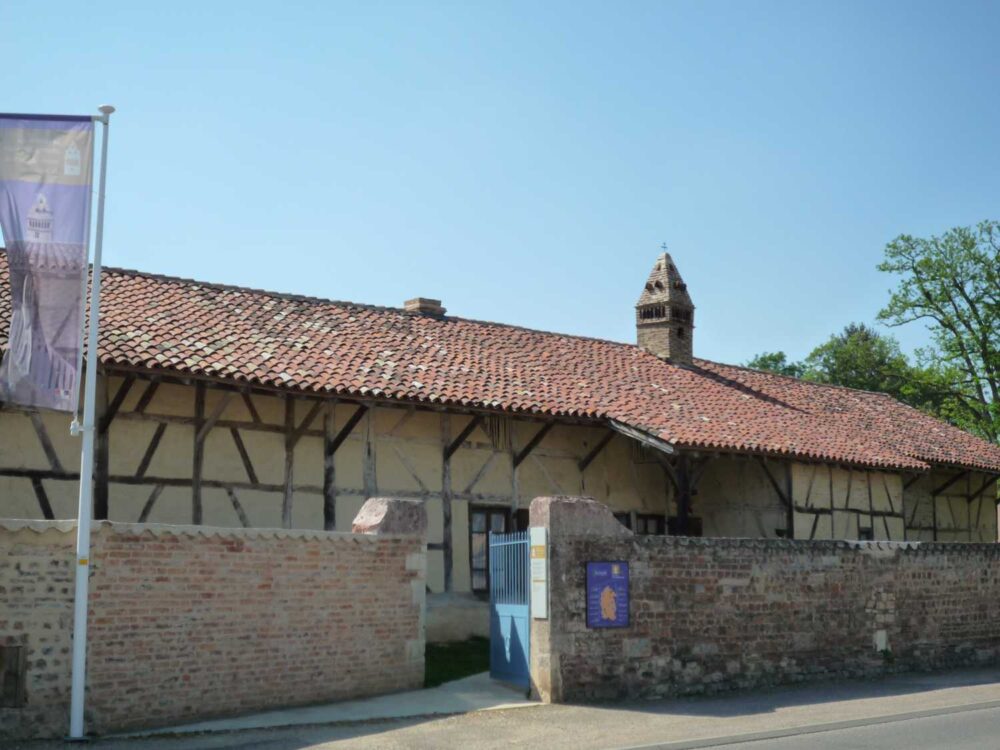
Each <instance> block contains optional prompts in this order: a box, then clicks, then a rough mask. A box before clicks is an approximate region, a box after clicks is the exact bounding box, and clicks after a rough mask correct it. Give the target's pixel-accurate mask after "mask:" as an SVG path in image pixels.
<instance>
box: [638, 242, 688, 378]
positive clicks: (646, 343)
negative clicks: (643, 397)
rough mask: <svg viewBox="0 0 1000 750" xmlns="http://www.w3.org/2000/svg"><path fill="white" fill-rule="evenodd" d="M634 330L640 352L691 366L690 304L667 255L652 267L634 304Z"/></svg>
mask: <svg viewBox="0 0 1000 750" xmlns="http://www.w3.org/2000/svg"><path fill="white" fill-rule="evenodd" d="M635 328H636V338H637V343H638V344H639V347H640V348H641V349H645V350H646V351H648V352H651V353H653V354H655V355H656V356H657V357H660V358H661V359H666V360H669V361H670V362H674V363H676V364H681V365H689V364H691V358H692V356H693V354H692V341H691V339H692V336H693V334H694V304H693V303H692V302H691V297H690V295H689V294H688V291H687V284H685V283H684V280H683V279H682V278H681V275H680V273H679V272H678V271H677V266H675V265H674V261H673V259H672V258H671V257H670V254H669V253H663V254H662V255H660V256H659V257H658V258H657V259H656V263H654V264H653V270H652V271H651V272H650V274H649V279H648V280H647V281H646V288H645V289H643V290H642V294H641V295H640V296H639V301H638V302H637V303H636V305H635Z"/></svg>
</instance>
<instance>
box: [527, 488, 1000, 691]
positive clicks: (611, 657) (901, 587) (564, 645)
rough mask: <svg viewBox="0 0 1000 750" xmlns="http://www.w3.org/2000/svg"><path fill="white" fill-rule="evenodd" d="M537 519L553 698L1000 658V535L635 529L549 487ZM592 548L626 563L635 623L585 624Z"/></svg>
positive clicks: (545, 679) (735, 685)
mask: <svg viewBox="0 0 1000 750" xmlns="http://www.w3.org/2000/svg"><path fill="white" fill-rule="evenodd" d="M602 514H603V515H606V517H607V518H606V519H605V520H604V521H603V522H601V523H597V522H595V518H596V517H597V516H599V515H602ZM581 516H583V517H585V518H586V522H585V523H580V522H579V519H580V517H581ZM531 523H532V525H533V526H536V525H539V526H547V527H548V528H549V539H550V543H549V554H550V559H549V581H550V605H549V619H548V620H533V621H532V640H531V642H532V654H531V659H532V681H533V686H534V690H535V692H536V693H537V694H538V695H539V696H540V697H541V698H542V699H543V700H546V701H553V702H562V701H577V700H579V701H596V700H607V699H616V698H639V697H642V698H647V697H660V696H670V695H684V694H697V693H708V692H717V691H723V690H733V689H747V688H754V687H761V686H769V685H775V684H781V683H791V682H798V681H805V680H815V679H826V678H836V677H872V676H876V675H881V674H884V673H887V672H896V671H904V670H918V671H919V670H933V669H940V668H949V667H957V666H966V665H978V664H991V663H997V661H998V660H1000V545H996V544H961V543H926V542H925V543H918V542H912V543H906V542H895V543H894V542H830V541H820V542H810V541H786V540H750V539H704V538H699V539H693V538H677V537H653V536H633V535H632V534H631V532H628V531H627V530H625V529H624V528H623V527H621V526H620V525H618V526H613V525H612V524H615V523H617V522H615V521H614V519H613V517H612V516H611V513H610V511H609V510H608V509H607V508H606V507H604V506H602V505H601V504H600V503H596V502H594V501H592V500H589V499H586V498H539V499H537V500H536V501H535V502H533V503H532V506H531ZM587 561H627V562H628V563H629V566H630V577H631V582H630V597H631V606H630V625H629V627H626V628H622V629H588V628H587V627H586V595H585V584H586V570H585V566H586V562H587Z"/></svg>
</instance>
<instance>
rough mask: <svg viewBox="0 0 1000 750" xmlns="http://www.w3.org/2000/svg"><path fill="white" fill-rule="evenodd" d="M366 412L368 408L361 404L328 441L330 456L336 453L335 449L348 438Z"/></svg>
mask: <svg viewBox="0 0 1000 750" xmlns="http://www.w3.org/2000/svg"><path fill="white" fill-rule="evenodd" d="M367 411H368V407H367V406H365V405H363V404H362V405H361V406H359V407H358V408H357V409H356V410H355V412H354V413H353V414H352V415H351V418H350V419H348V420H347V424H345V425H344V426H343V427H341V428H340V432H338V433H337V435H336V436H335V437H334V438H333V440H331V441H330V444H329V452H330V454H331V455H332V454H334V453H336V452H337V449H338V448H340V446H341V445H343V443H344V441H345V440H347V438H348V437H350V435H351V433H352V432H353V431H354V428H355V427H357V426H358V422H360V421H361V418H362V417H364V416H365V412H367Z"/></svg>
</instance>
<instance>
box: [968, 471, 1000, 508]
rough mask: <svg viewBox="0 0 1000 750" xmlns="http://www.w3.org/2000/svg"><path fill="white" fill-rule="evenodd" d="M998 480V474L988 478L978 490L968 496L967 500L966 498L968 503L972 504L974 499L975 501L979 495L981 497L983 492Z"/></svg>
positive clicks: (999, 476) (999, 477)
mask: <svg viewBox="0 0 1000 750" xmlns="http://www.w3.org/2000/svg"><path fill="white" fill-rule="evenodd" d="M998 479H1000V475H998V474H994V475H993V476H992V477H989V478H988V479H987V480H986V481H985V482H983V483H982V484H981V485H980V486H979V489H978V490H976V491H975V492H973V493H972V494H971V495H969V498H968V499H969V502H972V501H973V500H974V499H976V498H977V497H979V496H980V495H982V494H983V493H984V492H986V489H987V488H988V487H989V486H990V485H991V484H993V483H994V482H996V481H997V480H998Z"/></svg>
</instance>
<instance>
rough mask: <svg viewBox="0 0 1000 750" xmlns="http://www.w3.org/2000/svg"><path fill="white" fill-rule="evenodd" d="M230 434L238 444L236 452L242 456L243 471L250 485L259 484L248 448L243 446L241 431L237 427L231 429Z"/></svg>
mask: <svg viewBox="0 0 1000 750" xmlns="http://www.w3.org/2000/svg"><path fill="white" fill-rule="evenodd" d="M229 434H230V435H232V436H233V442H234V443H235V444H236V452H237V453H239V454H240V461H242V462H243V470H244V471H245V472H246V473H247V479H249V480H250V484H257V472H256V471H254V469H253V463H252V462H251V461H250V454H249V453H247V447H246V445H244V444H243V438H242V437H241V436H240V431H239V430H238V429H236V428H235V427H230V428H229Z"/></svg>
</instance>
